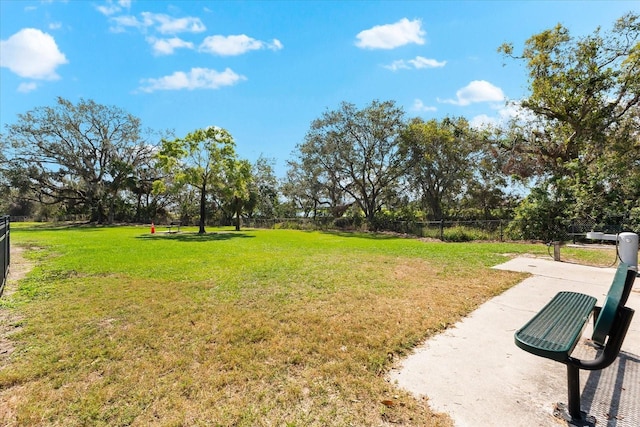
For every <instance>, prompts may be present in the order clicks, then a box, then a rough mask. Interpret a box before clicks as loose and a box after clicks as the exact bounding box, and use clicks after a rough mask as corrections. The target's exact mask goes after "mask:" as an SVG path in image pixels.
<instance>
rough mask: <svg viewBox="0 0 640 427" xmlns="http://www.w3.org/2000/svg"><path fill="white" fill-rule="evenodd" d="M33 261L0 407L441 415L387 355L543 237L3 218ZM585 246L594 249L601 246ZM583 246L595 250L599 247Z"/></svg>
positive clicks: (371, 421)
mask: <svg viewBox="0 0 640 427" xmlns="http://www.w3.org/2000/svg"><path fill="white" fill-rule="evenodd" d="M11 231H12V232H11V239H12V244H14V245H20V246H23V247H26V248H28V251H26V252H25V255H26V256H28V257H29V258H30V259H31V260H33V261H34V262H35V268H34V269H33V270H32V272H31V273H30V274H29V276H28V277H27V278H26V279H23V280H22V281H20V283H19V288H18V290H17V291H16V292H14V293H12V294H11V295H9V296H5V297H3V298H2V300H0V310H6V311H8V312H11V313H12V314H13V316H14V319H19V320H16V321H15V322H14V323H15V324H14V325H13V326H14V329H15V331H16V332H14V333H13V334H11V337H10V339H11V340H12V343H13V346H14V350H13V352H12V353H11V354H10V356H8V357H4V358H3V359H0V424H1V425H16V426H18V425H20V426H22V425H47V426H48V425H53V426H81V425H83V426H84V425H90V426H100V425H104V426H124V425H137V426H147V425H161V426H199V425H201V426H217V425H221V426H349V425H353V426H378V425H398V424H400V425H416V426H424V425H434V426H440V425H450V424H451V421H450V420H449V419H448V418H447V417H446V416H444V415H440V414H435V413H433V412H432V411H431V410H430V409H429V407H428V401H420V400H416V399H414V398H412V397H411V396H410V395H408V394H407V393H405V392H403V391H402V390H399V389H397V388H396V387H395V386H394V385H393V384H391V383H389V382H388V381H387V380H386V375H385V374H386V372H387V370H388V369H389V368H390V367H391V366H392V365H393V363H394V361H397V359H398V358H400V357H402V356H403V355H405V354H406V353H407V352H409V351H410V350H411V348H412V347H413V346H415V345H416V344H417V343H420V342H421V341H423V340H424V339H425V338H426V337H428V336H431V335H433V334H435V333H437V332H438V331H441V330H442V329H444V328H446V327H447V326H448V325H451V324H452V323H454V322H456V321H457V320H459V319H460V318H461V317H462V316H464V315H466V314H467V313H469V312H470V311H472V310H473V309H475V308H476V307H477V306H478V305H479V304H481V303H482V302H484V301H486V300H487V299H489V298H490V297H492V296H494V295H496V294H499V293H501V292H502V291H504V290H505V289H507V288H509V287H510V286H513V285H514V284H515V283H517V282H518V281H520V280H521V279H522V278H523V277H524V276H523V275H519V274H515V273H510V272H505V271H497V270H492V269H490V268H489V267H490V266H492V265H496V264H498V263H500V262H503V261H505V260H506V259H507V255H506V254H520V253H530V254H538V255H546V254H547V248H546V247H545V246H544V245H525V244H506V243H464V244H455V243H439V242H424V241H420V240H416V239H404V238H398V237H393V236H386V235H366V234H348V233H326V232H303V231H295V230H245V231H241V232H234V231H231V230H227V229H209V230H208V231H209V233H208V234H206V235H203V236H199V235H197V234H195V229H190V228H186V229H183V231H182V232H181V233H178V234H168V233H164V230H163V229H161V228H160V229H159V231H160V232H159V233H156V234H155V235H151V234H150V233H149V230H148V228H146V227H76V228H65V227H60V228H55V227H53V226H51V227H41V226H24V225H21V224H19V223H16V224H12V229H11ZM600 257H601V255H600ZM597 258H598V256H597V255H596V256H595V258H594V259H597Z"/></svg>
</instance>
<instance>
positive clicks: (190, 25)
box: [109, 12, 207, 34]
mask: <svg viewBox="0 0 640 427" xmlns="http://www.w3.org/2000/svg"><path fill="white" fill-rule="evenodd" d="M109 20H110V21H111V22H112V23H113V24H114V25H112V26H111V28H110V30H111V31H112V32H114V33H121V32H124V31H126V30H127V28H137V29H138V30H140V31H143V32H144V31H146V30H147V29H148V28H154V29H155V30H156V31H157V32H159V33H160V34H178V33H201V32H203V31H204V30H206V29H207V27H205V25H204V24H203V23H202V21H201V20H200V18H197V17H193V16H187V17H184V18H174V17H172V16H169V15H166V14H163V13H151V12H142V13H141V14H140V18H137V17H135V16H132V15H120V16H113V17H111V18H109Z"/></svg>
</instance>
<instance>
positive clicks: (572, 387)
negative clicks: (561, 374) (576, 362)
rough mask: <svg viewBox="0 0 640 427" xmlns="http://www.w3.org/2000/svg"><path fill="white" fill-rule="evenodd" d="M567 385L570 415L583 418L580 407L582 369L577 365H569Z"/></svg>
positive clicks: (574, 417)
mask: <svg viewBox="0 0 640 427" xmlns="http://www.w3.org/2000/svg"><path fill="white" fill-rule="evenodd" d="M567 385H568V391H569V396H568V401H569V415H571V418H573V419H576V420H578V419H581V418H582V416H583V415H582V410H581V408H580V369H578V367H577V366H573V365H567Z"/></svg>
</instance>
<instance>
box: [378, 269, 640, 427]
mask: <svg viewBox="0 0 640 427" xmlns="http://www.w3.org/2000/svg"><path fill="white" fill-rule="evenodd" d="M494 268H497V269H503V270H511V271H519V272H529V273H531V274H532V276H531V277H529V278H527V279H525V280H524V281H523V282H521V283H520V284H518V285H517V286H515V287H513V288H511V289H509V290H508V291H506V292H505V293H503V294H502V295H500V296H497V297H495V298H493V299H491V300H490V301H488V302H487V303H485V304H483V305H482V306H481V307H480V308H478V309H477V310H476V311H474V312H473V313H472V314H471V315H469V316H468V317H466V318H465V319H463V320H462V321H461V322H459V323H458V324H456V325H455V326H454V327H452V328H450V329H448V330H447V331H445V332H443V333H442V334H440V335H438V336H436V337H434V338H432V339H430V340H429V341H427V342H426V343H424V344H423V345H422V346H420V347H419V348H417V349H416V350H415V352H414V353H413V354H412V355H411V356H409V357H408V358H407V359H406V360H405V361H404V362H403V363H402V365H401V366H400V367H399V368H398V369H396V370H393V371H392V372H391V373H390V379H391V380H392V381H394V382H397V384H398V386H399V387H401V388H403V389H406V390H408V391H410V392H411V393H413V394H414V395H416V396H418V397H422V396H426V397H427V398H428V399H429V404H430V405H431V407H432V408H433V409H434V410H436V411H440V412H446V413H447V414H449V415H450V416H451V418H452V419H453V420H454V422H455V425H456V426H502V425H505V426H527V427H531V426H558V425H563V424H566V423H565V422H561V421H560V420H558V419H557V418H555V417H554V416H553V409H554V405H555V404H556V403H557V402H564V403H566V402H567V379H566V367H565V366H564V365H563V364H560V363H557V362H553V361H550V360H547V359H544V358H541V357H537V356H534V355H532V354H529V353H527V352H525V351H523V350H521V349H519V348H518V347H516V345H515V344H514V340H513V334H514V332H515V331H516V329H518V328H520V327H521V326H523V325H524V324H525V323H526V322H527V321H528V320H529V319H530V318H531V317H533V315H534V314H535V313H536V312H537V311H538V310H539V309H540V308H542V307H543V306H544V305H545V304H546V303H547V302H548V301H549V300H550V299H551V298H552V297H553V296H554V295H555V294H556V293H557V292H559V291H561V290H567V291H575V292H582V293H585V294H588V295H593V296H594V297H597V298H598V305H602V302H603V300H604V297H605V296H606V293H607V291H608V289H609V286H610V284H611V281H612V279H613V275H614V273H615V269H613V268H597V267H587V266H581V265H576V264H570V263H563V262H554V261H551V260H546V259H537V258H516V259H513V260H511V261H509V262H506V263H504V264H501V265H498V266H496V267H494ZM627 306H629V307H631V308H633V309H634V310H636V314H635V316H634V318H633V320H632V322H631V327H630V329H629V332H628V333H627V337H626V339H625V341H624V344H623V346H622V353H621V356H620V357H619V358H618V360H617V361H616V362H615V363H614V364H613V365H611V366H610V367H608V368H607V369H604V370H602V371H594V372H587V371H581V372H580V384H581V388H582V390H583V392H582V410H584V411H586V412H587V413H589V414H590V415H593V416H595V417H596V419H597V426H608V427H614V426H615V427H626V426H628V427H638V426H640V279H637V280H636V283H635V286H634V289H633V291H632V292H631V295H630V297H629V300H628V302H627ZM590 334H591V329H590V327H588V328H587V330H586V331H585V334H584V335H585V337H588V336H590ZM576 354H577V355H578V356H579V357H581V358H587V357H588V356H589V355H592V354H594V350H593V348H591V347H589V346H587V345H585V344H584V343H583V342H581V343H580V344H578V347H577V348H576V350H575V352H574V355H576Z"/></svg>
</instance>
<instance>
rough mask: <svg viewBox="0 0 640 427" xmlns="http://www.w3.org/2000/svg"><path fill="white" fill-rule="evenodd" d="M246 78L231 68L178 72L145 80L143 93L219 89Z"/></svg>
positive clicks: (193, 69) (194, 69)
mask: <svg viewBox="0 0 640 427" xmlns="http://www.w3.org/2000/svg"><path fill="white" fill-rule="evenodd" d="M246 79H247V78H246V77H245V76H242V75H239V74H236V73H235V72H234V71H233V70H231V69H230V68H227V69H225V70H224V71H223V72H218V71H216V70H212V69H209V68H192V69H191V71H189V72H184V71H176V72H175V73H173V74H171V75H169V76H164V77H160V78H157V79H154V78H150V79H143V80H142V81H141V83H142V84H143V86H141V87H140V90H142V91H143V92H154V91H156V90H182V89H187V90H194V89H219V88H221V87H224V86H233V85H235V84H237V83H239V82H241V81H243V80H246Z"/></svg>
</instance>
